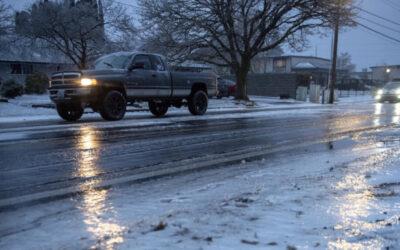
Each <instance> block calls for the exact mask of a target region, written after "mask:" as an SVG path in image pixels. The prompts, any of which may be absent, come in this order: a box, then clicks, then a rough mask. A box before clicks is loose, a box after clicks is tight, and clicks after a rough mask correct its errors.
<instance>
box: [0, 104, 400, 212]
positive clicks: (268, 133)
mask: <svg viewBox="0 0 400 250" xmlns="http://www.w3.org/2000/svg"><path fill="white" fill-rule="evenodd" d="M285 112H286V113H285ZM154 121H156V124H151V125H150V123H153V122H154ZM399 121H400V104H375V103H373V102H372V101H364V102H360V103H347V104H346V103H345V104H340V105H336V106H333V107H332V106H324V107H320V108H315V109H310V110H304V109H299V110H298V112H297V111H296V110H289V111H279V113H278V112H250V111H249V112H246V113H237V114H235V115H232V116H223V114H221V113H218V112H214V113H211V114H209V115H207V116H205V117H201V118H198V117H192V116H190V115H189V114H187V115H181V114H171V115H169V116H168V117H166V118H164V119H151V116H150V115H149V114H141V115H139V116H138V117H136V118H129V119H125V120H123V121H120V122H113V123H110V122H103V121H101V120H100V119H88V120H83V121H81V122H79V123H76V124H68V123H65V122H61V121H43V122H31V123H15V124H1V125H0V139H1V140H0V179H1V181H0V209H1V208H6V207H8V206H13V205H15V204H20V203H21V204H22V203H24V202H25V203H26V202H28V203H29V202H32V201H34V200H35V199H37V200H49V199H52V198H55V197H62V196H63V195H69V194H72V193H74V192H77V191H79V190H83V191H84V190H87V189H90V188H93V187H102V186H109V185H114V184H123V183H124V182H129V181H132V180H141V179H146V178H152V177H157V176H158V175H162V174H165V173H166V172H165V171H167V172H168V170H171V169H173V171H172V172H169V174H174V173H179V172H181V171H184V170H185V171H187V170H188V169H189V170H195V169H197V168H203V167H213V166H214V165H218V164H223V163H226V165H227V166H226V168H229V166H228V165H229V164H228V163H229V160H230V159H232V161H233V160H235V161H238V160H239V161H240V159H242V158H247V157H248V156H249V155H251V156H255V155H254V152H260V155H262V154H264V155H265V154H268V153H269V152H274V150H276V149H280V152H283V155H285V154H291V153H292V152H295V151H296V145H299V147H300V145H303V146H304V143H320V142H329V141H334V140H336V139H339V138H342V137H343V136H350V137H351V136H353V135H354V134H355V133H357V132H359V131H363V130H375V129H384V128H385V127H387V126H396V124H398V123H399ZM163 171H164V172H163ZM136 177H137V178H136ZM115 180H117V181H115Z"/></svg>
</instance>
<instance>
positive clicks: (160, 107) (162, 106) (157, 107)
mask: <svg viewBox="0 0 400 250" xmlns="http://www.w3.org/2000/svg"><path fill="white" fill-rule="evenodd" d="M149 109H150V112H151V113H152V114H153V115H154V116H156V117H161V116H164V115H165V114H166V113H167V111H168V105H167V104H166V103H164V102H161V103H157V102H154V101H150V102H149Z"/></svg>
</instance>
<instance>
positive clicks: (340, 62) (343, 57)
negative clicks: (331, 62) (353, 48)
mask: <svg viewBox="0 0 400 250" xmlns="http://www.w3.org/2000/svg"><path fill="white" fill-rule="evenodd" d="M337 66H338V68H339V69H341V70H346V71H348V72H349V73H351V72H354V70H355V69H356V65H355V64H354V63H352V60H351V55H350V54H349V53H347V52H345V53H341V54H340V55H339V56H338V58H337Z"/></svg>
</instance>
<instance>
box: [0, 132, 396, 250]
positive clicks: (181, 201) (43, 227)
mask: <svg viewBox="0 0 400 250" xmlns="http://www.w3.org/2000/svg"><path fill="white" fill-rule="evenodd" d="M282 154H283V155H279V153H278V154H277V155H271V156H268V157H265V158H264V159H263V160H260V161H256V162H248V163H247V162H245V161H243V162H242V163H241V164H237V165H233V166H229V171H227V169H226V168H221V169H218V168H217V169H213V170H210V171H206V172H204V171H203V172H201V173H192V174H187V175H183V176H174V177H171V178H163V179H159V180H155V181H149V182H147V183H142V184H136V185H131V186H129V187H120V188H112V189H110V190H91V191H88V192H86V193H84V194H83V195H81V196H80V197H74V198H71V199H70V200H63V201H56V202H53V203H52V205H51V206H50V205H48V204H42V205H37V206H34V207H29V208H25V209H20V210H17V211H8V212H4V213H2V223H1V225H0V249H27V248H29V249H88V248H101V249H112V248H117V249H266V248H271V249H295V248H299V249H310V248H316V249H321V248H322V249H325V248H330V249H337V248H339V249H383V248H386V247H389V248H393V249H396V248H399V247H400V241H399V230H400V225H399V222H400V210H399V208H400V197H399V192H400V185H399V182H398V176H399V174H400V170H399V168H398V166H399V164H400V160H399V155H400V147H399V143H398V128H394V129H388V130H383V131H378V132H368V133H360V134H358V135H357V136H356V137H354V138H352V139H343V140H339V141H334V142H327V143H326V145H316V146H315V147H311V148H310V147H307V148H298V151H297V153H295V154H293V153H291V154H290V155H285V153H282Z"/></svg>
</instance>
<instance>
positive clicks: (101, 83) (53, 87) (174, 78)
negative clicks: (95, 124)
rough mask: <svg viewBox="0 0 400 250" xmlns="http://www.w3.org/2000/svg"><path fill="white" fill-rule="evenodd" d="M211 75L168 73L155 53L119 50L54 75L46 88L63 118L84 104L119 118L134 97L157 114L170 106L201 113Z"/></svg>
mask: <svg viewBox="0 0 400 250" xmlns="http://www.w3.org/2000/svg"><path fill="white" fill-rule="evenodd" d="M216 78H217V77H216V76H215V75H214V74H212V73H194V72H171V71H169V70H168V67H167V65H166V63H165V61H164V59H163V57H162V56H160V55H156V54H147V53H135V52H118V53H113V54H109V55H105V56H103V57H101V58H99V59H98V60H97V61H96V62H95V63H94V68H93V69H92V70H82V71H79V72H58V73H55V74H53V76H52V78H51V81H50V88H49V92H50V98H51V100H52V101H53V102H54V103H55V104H56V107H57V112H58V114H59V115H60V117H61V118H63V119H65V120H67V121H76V120H78V119H80V118H81V116H82V114H83V110H84V108H85V107H87V106H88V107H91V108H92V109H93V110H94V111H95V112H99V113H100V115H101V116H102V117H103V118H104V119H105V120H111V121H114V120H120V119H122V118H123V117H124V115H125V111H126V106H127V103H134V102H137V101H146V102H148V104H149V109H150V112H151V113H152V114H153V115H155V116H157V117H160V116H163V115H165V114H166V113H167V111H168V108H169V107H171V106H174V107H177V108H180V107H182V106H187V107H188V108H189V111H190V113H192V114H193V115H203V114H204V113H205V112H206V111H207V106H208V97H209V96H214V95H216V94H217V84H216Z"/></svg>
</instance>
